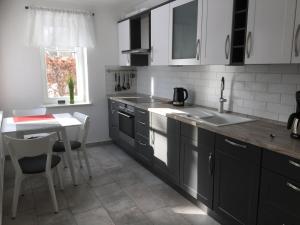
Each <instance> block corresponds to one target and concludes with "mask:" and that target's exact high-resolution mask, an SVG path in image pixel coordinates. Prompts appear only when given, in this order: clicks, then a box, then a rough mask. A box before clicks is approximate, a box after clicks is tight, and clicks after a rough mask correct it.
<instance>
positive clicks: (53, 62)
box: [45, 50, 77, 98]
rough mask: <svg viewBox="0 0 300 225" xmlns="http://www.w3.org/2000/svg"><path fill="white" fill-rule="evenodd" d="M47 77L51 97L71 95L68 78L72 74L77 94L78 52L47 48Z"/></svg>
mask: <svg viewBox="0 0 300 225" xmlns="http://www.w3.org/2000/svg"><path fill="white" fill-rule="evenodd" d="M45 62H46V78H47V92H48V97H49V98H59V97H66V96H68V95H69V88H68V85H67V80H68V78H69V77H70V76H71V77H73V79H74V81H75V88H74V91H75V96H77V85H76V84H77V73H76V68H77V65H76V52H75V51H60V50H46V51H45Z"/></svg>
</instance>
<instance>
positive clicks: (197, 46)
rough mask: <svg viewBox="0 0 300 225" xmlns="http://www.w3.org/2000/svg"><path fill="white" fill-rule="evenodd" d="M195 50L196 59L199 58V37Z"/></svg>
mask: <svg viewBox="0 0 300 225" xmlns="http://www.w3.org/2000/svg"><path fill="white" fill-rule="evenodd" d="M196 50H197V53H196V58H197V60H199V59H200V39H198V40H197V45H196Z"/></svg>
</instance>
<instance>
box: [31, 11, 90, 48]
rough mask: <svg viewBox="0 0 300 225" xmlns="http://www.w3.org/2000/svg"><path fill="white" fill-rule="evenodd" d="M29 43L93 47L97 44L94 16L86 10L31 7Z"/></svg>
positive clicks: (44, 45)
mask: <svg viewBox="0 0 300 225" xmlns="http://www.w3.org/2000/svg"><path fill="white" fill-rule="evenodd" d="M28 45H29V46H34V47H61V48H67V47H86V48H93V47H94V46H95V32H94V24H93V16H92V15H90V14H88V13H84V12H71V11H59V10H50V9H44V8H30V9H29V10H28Z"/></svg>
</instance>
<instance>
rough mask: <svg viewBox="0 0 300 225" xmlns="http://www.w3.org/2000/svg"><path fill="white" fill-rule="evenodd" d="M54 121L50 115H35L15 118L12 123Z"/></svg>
mask: <svg viewBox="0 0 300 225" xmlns="http://www.w3.org/2000/svg"><path fill="white" fill-rule="evenodd" d="M51 119H54V116H53V115H52V114H47V115H36V116H15V117H14V122H15V123H19V122H33V121H40V120H51Z"/></svg>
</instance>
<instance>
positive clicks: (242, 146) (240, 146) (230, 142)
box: [225, 139, 247, 148]
mask: <svg viewBox="0 0 300 225" xmlns="http://www.w3.org/2000/svg"><path fill="white" fill-rule="evenodd" d="M225 142H227V143H228V144H230V145H233V146H235V147H238V148H247V145H241V144H238V143H235V142H233V141H230V140H228V139H225Z"/></svg>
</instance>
